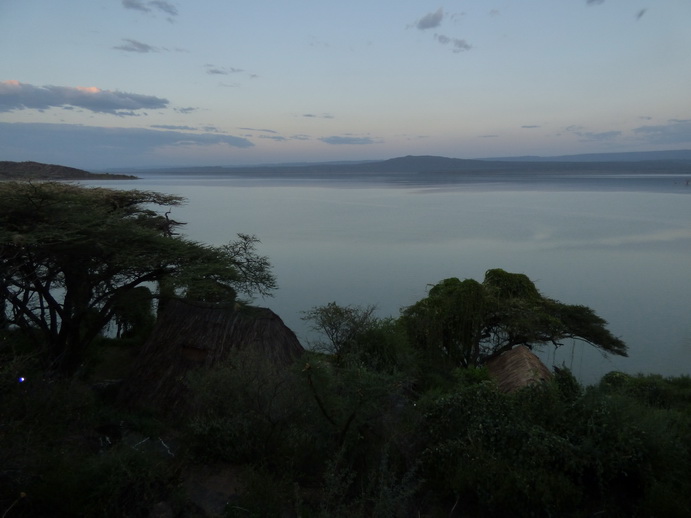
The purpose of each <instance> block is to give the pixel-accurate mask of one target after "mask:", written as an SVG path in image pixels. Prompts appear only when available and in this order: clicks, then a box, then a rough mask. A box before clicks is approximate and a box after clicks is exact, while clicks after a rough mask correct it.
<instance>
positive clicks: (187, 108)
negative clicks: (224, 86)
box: [173, 106, 199, 115]
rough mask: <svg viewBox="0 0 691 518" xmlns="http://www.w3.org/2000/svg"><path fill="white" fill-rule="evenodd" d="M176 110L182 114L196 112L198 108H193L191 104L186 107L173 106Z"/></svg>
mask: <svg viewBox="0 0 691 518" xmlns="http://www.w3.org/2000/svg"><path fill="white" fill-rule="evenodd" d="M173 109H174V110H175V111H176V112H178V113H182V114H184V115H186V114H188V113H192V112H196V111H197V110H198V109H199V108H194V107H192V106H188V107H186V108H173Z"/></svg>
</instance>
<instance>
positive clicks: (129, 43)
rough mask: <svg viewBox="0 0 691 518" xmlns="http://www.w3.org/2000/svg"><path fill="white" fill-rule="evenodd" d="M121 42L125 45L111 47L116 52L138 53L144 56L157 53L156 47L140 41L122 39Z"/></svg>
mask: <svg viewBox="0 0 691 518" xmlns="http://www.w3.org/2000/svg"><path fill="white" fill-rule="evenodd" d="M122 41H124V42H125V43H124V44H122V45H118V46H116V47H113V48H114V49H116V50H124V51H125V52H140V53H142V54H146V53H147V52H159V49H158V47H154V46H152V45H148V44H146V43H142V42H141V41H137V40H131V39H129V38H123V39H122Z"/></svg>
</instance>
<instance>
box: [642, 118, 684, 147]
mask: <svg viewBox="0 0 691 518" xmlns="http://www.w3.org/2000/svg"><path fill="white" fill-rule="evenodd" d="M633 132H634V133H635V134H636V135H637V136H639V137H641V138H643V139H645V140H646V141H647V142H648V143H650V144H691V120H683V119H672V120H670V121H669V123H668V124H661V125H656V126H640V127H638V128H634V130H633Z"/></svg>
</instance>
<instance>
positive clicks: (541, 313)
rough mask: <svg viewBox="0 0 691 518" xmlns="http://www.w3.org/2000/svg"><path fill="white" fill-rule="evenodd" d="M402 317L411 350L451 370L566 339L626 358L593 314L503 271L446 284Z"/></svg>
mask: <svg viewBox="0 0 691 518" xmlns="http://www.w3.org/2000/svg"><path fill="white" fill-rule="evenodd" d="M401 318H402V321H403V323H404V325H405V327H406V329H407V331H408V335H409V337H410V340H411V343H412V344H413V345H414V346H415V347H417V348H418V349H421V350H423V351H425V353H427V354H429V355H431V356H433V357H436V358H437V359H439V360H441V361H442V362H444V363H446V364H449V365H453V366H463V367H468V366H472V365H478V364H482V363H484V362H485V361H486V360H488V359H490V358H492V357H494V356H497V355H499V354H501V353H502V352H504V351H507V350H509V349H511V348H513V347H514V346H516V345H526V346H528V347H530V348H531V349H532V348H533V347H539V346H542V345H545V344H552V345H554V346H559V345H561V344H562V341H563V340H564V339H568V338H573V339H577V340H581V341H584V342H586V343H589V344H590V345H593V346H595V347H597V348H598V349H600V350H602V351H603V352H604V353H605V354H607V353H609V354H615V355H620V356H626V355H627V354H626V349H627V348H626V344H624V342H623V341H622V340H620V339H619V338H617V337H615V336H614V335H612V334H611V333H610V331H608V330H607V328H606V326H607V322H606V321H605V320H603V319H602V318H600V317H599V316H598V315H597V314H595V312H594V311H593V310H592V309H590V308H588V307H586V306H579V305H569V304H563V303H561V302H559V301H556V300H553V299H550V298H547V297H544V296H543V295H542V294H540V292H539V291H538V290H537V288H536V287H535V284H534V283H533V282H532V281H531V280H530V279H529V278H528V277H527V276H526V275H523V274H518V273H508V272H506V271H504V270H502V269H492V270H488V271H487V272H486V274H485V279H484V281H483V282H482V283H479V282H477V281H475V280H473V279H466V280H464V281H460V280H459V279H457V278H450V279H445V280H443V281H441V282H439V283H438V284H436V285H434V286H433V287H432V288H431V289H430V290H429V295H428V296H427V297H426V298H424V299H422V300H420V301H418V302H417V303H415V304H413V305H412V306H410V307H408V308H406V309H405V310H404V311H403V315H402V317H401Z"/></svg>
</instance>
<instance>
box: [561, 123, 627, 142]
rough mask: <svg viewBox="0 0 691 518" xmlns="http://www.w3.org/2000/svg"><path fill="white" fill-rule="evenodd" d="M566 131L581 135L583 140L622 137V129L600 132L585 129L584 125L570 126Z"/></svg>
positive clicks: (600, 140)
mask: <svg viewBox="0 0 691 518" xmlns="http://www.w3.org/2000/svg"><path fill="white" fill-rule="evenodd" d="M566 131H568V132H569V133H573V134H574V135H576V136H578V137H580V139H581V142H603V141H608V140H614V139H615V138H617V137H620V136H621V134H622V133H621V131H602V132H599V133H597V132H593V131H583V127H581V126H569V127H568V128H566Z"/></svg>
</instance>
